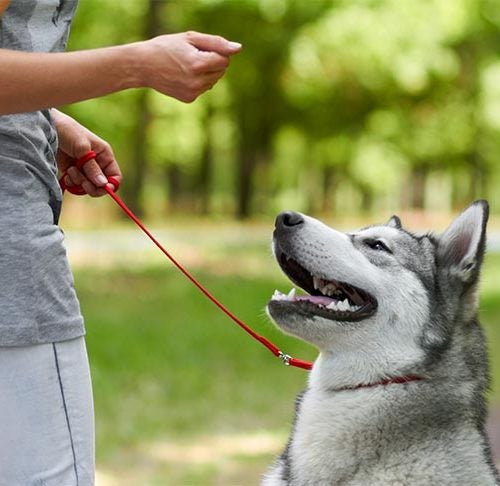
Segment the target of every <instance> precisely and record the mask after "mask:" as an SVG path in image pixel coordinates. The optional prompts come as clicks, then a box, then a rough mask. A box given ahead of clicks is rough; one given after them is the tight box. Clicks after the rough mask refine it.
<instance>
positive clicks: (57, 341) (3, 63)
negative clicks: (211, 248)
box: [0, 0, 241, 486]
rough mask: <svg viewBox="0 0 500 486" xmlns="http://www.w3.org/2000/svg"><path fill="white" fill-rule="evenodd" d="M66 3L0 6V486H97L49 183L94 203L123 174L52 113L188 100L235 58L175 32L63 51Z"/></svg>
mask: <svg viewBox="0 0 500 486" xmlns="http://www.w3.org/2000/svg"><path fill="white" fill-rule="evenodd" d="M76 4H77V2H76V0H12V1H10V0H0V486H32V485H39V484H43V485H45V486H72V485H78V486H92V485H93V484H94V469H95V466H94V418H93V417H94V415H93V403H92V391H91V380H90V373H89V366H88V358H87V352H86V348H85V340H84V334H85V328H84V321H83V317H82V315H81V313H80V307H79V303H78V299H77V296H76V293H75V289H74V285H73V277H72V274H71V271H70V268H69V265H68V261H67V257H66V251H65V248H64V238H63V234H62V232H61V230H60V229H59V227H58V220H59V213H60V210H61V204H62V193H61V189H60V187H59V183H58V179H57V173H58V171H59V172H63V173H65V174H66V176H65V181H64V182H65V184H66V185H67V186H68V187H70V186H73V185H81V186H82V187H83V189H84V191H85V192H86V193H87V194H88V195H90V196H93V197H99V196H102V195H104V194H106V192H105V191H104V189H103V186H105V185H106V184H107V183H108V177H114V178H115V179H116V180H118V181H119V182H120V181H121V179H122V175H121V172H120V168H119V165H118V162H117V161H116V159H115V156H114V154H113V150H112V148H111V146H110V145H109V144H108V143H107V142H106V141H104V140H103V139H101V138H100V137H99V136H97V135H96V134H94V133H92V132H91V131H89V130H88V129H86V128H85V127H83V126H82V125H80V124H79V123H78V122H77V121H75V120H74V119H72V118H71V117H69V116H67V115H65V114H63V113H62V112H60V111H58V110H57V109H56V108H55V107H57V106H61V105H66V104H69V103H73V102H77V101H82V100H86V99H90V98H96V97H100V96H104V95H106V94H109V93H113V92H116V91H121V90H126V89H131V88H137V87H148V88H151V89H154V90H156V91H158V92H160V93H163V94H165V95H167V96H170V97H173V98H176V99H178V100H180V101H182V102H187V103H189V102H192V101H194V100H195V99H196V98H197V97H198V96H199V95H200V94H202V93H204V92H205V91H206V90H208V89H210V88H211V87H212V86H213V85H214V84H215V83H216V82H217V81H218V80H219V79H220V78H221V77H222V76H223V75H224V73H225V71H226V69H227V67H228V66H229V62H230V57H231V56H232V55H234V54H236V53H238V52H239V51H240V49H241V45H240V44H238V43H235V42H229V41H228V40H226V39H224V38H222V37H220V36H213V35H209V34H203V33H198V32H183V33H178V34H171V35H162V36H158V37H155V38H153V39H148V40H145V41H141V42H136V43H130V44H125V45H118V46H112V47H106V48H100V49H92V50H86V51H76V52H63V51H64V49H65V47H66V42H67V39H68V35H69V30H70V25H71V22H72V19H73V16H74V14H75V10H76ZM90 150H92V151H94V152H95V153H96V156H95V158H94V159H92V160H90V161H88V162H87V163H86V164H85V165H84V166H83V168H82V169H78V168H77V167H76V166H75V165H74V163H75V161H76V160H77V159H78V158H80V157H82V156H84V155H85V154H86V153H87V152H89V151H90Z"/></svg>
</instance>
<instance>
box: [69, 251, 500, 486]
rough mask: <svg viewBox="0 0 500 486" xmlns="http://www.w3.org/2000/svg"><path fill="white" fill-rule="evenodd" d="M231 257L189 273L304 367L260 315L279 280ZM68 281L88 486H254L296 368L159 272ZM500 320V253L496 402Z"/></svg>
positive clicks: (285, 413) (496, 268) (490, 277)
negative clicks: (95, 475)
mask: <svg viewBox="0 0 500 486" xmlns="http://www.w3.org/2000/svg"><path fill="white" fill-rule="evenodd" d="M253 245H254V244H253ZM242 253H243V252H241V251H239V252H238V255H237V257H238V258H232V257H231V253H230V252H229V253H228V252H224V251H221V252H220V255H219V257H220V261H219V264H220V265H221V266H223V267H225V268H226V269H227V268H228V266H229V268H231V269H232V271H230V272H227V271H226V272H218V271H217V268H218V267H217V265H216V264H214V266H213V268H214V269H215V270H213V271H211V270H207V269H204V270H203V269H200V268H196V269H194V273H195V274H196V275H197V276H199V277H200V279H201V281H202V282H203V283H204V284H206V286H207V287H208V288H209V289H210V290H211V291H212V292H213V293H214V294H215V295H216V296H219V297H221V298H222V300H223V301H224V303H225V304H226V305H227V306H228V307H229V308H230V309H231V310H233V311H235V312H236V313H237V315H238V316H239V317H241V318H242V319H243V320H245V321H246V322H247V323H249V324H250V325H251V326H252V327H254V328H255V329H256V330H257V331H258V332H260V333H262V334H264V335H266V336H268V337H270V338H271V340H272V341H274V342H276V344H278V345H279V346H280V347H281V348H282V349H283V350H284V351H286V352H288V353H289V354H292V355H294V356H297V357H300V358H303V359H313V358H314V356H315V354H316V353H315V350H314V349H312V348H310V347H308V346H307V345H305V344H302V343H300V342H298V341H296V340H293V339H290V338H287V337H285V336H284V335H282V334H281V333H280V332H279V331H277V330H275V329H274V328H273V327H272V325H271V324H270V323H269V321H268V320H267V318H266V317H265V315H264V312H263V308H264V306H265V303H266V302H267V300H268V298H269V297H270V295H271V294H272V292H273V290H274V289H275V288H277V287H278V288H280V289H282V290H288V289H289V288H290V284H289V283H288V282H287V281H286V280H285V279H284V278H283V277H281V276H280V274H279V272H278V271H277V269H276V271H275V272H274V270H272V271H267V272H263V276H256V275H259V272H253V273H251V276H250V277H248V276H247V277H245V275H248V273H249V272H246V270H245V271H243V272H241V271H238V268H244V265H243V266H242V267H238V265H237V260H238V259H240V258H242ZM251 254H252V258H253V259H254V260H255V265H256V266H258V265H264V266H274V263H273V262H272V260H271V258H270V256H269V251H268V249H267V248H265V247H264V244H263V245H262V248H258V249H257V250H255V245H254V247H252V252H251ZM257 254H258V255H260V256H259V257H258V258H257V257H256V256H255V255H257ZM233 256H234V255H233ZM254 260H252V261H254ZM228 262H229V263H228ZM252 265H253V263H252ZM75 278H76V286H77V290H78V293H79V295H80V299H81V303H82V309H83V313H84V315H85V316H86V321H87V331H88V335H87V343H88V348H89V354H90V359H91V367H92V374H93V384H94V395H95V396H94V399H95V406H96V420H97V423H96V427H97V461H98V469H99V470H100V471H101V473H102V474H103V476H101V478H102V477H104V478H106V477H107V476H106V475H108V476H109V478H110V480H109V481H105V480H102V479H101V483H98V484H103V485H104V484H106V485H107V484H109V485H111V486H114V485H115V484H116V485H118V484H120V485H124V486H127V485H138V484H140V485H141V486H142V485H144V486H148V485H174V486H177V485H200V486H201V485H203V486H207V485H217V486H219V485H236V484H240V485H253V484H258V479H259V477H260V475H261V473H262V472H263V471H264V470H265V469H266V467H267V465H268V464H269V463H270V461H271V460H272V457H273V456H274V454H275V452H276V451H277V450H279V449H280V447H281V445H282V444H284V441H285V438H286V434H287V431H288V429H289V424H290V421H291V418H292V412H293V401H294V397H295V395H296V393H297V392H299V391H300V390H301V388H302V387H303V386H304V383H305V380H306V378H307V372H305V371H302V370H299V369H292V368H285V367H284V366H283V365H282V364H281V363H280V362H279V361H278V360H277V359H276V358H274V357H273V356H272V355H271V354H270V353H269V352H268V351H267V350H266V349H265V348H263V347H262V346H261V345H260V344H258V343H257V342H255V341H253V340H252V339H250V338H249V337H247V335H246V334H245V333H244V332H243V331H242V330H240V329H239V328H238V327H237V326H236V325H235V324H233V323H232V322H231V321H230V320H229V319H228V318H226V317H225V316H224V315H223V314H221V313H220V311H218V310H217V309H216V308H215V307H214V306H213V304H211V303H210V302H209V301H208V300H206V299H205V298H203V297H202V296H201V294H199V292H198V291H197V290H196V289H195V288H194V287H193V286H192V285H191V284H190V283H189V282H187V281H186V280H185V279H183V278H181V276H180V274H179V273H178V272H177V271H175V270H173V269H172V268H171V266H169V265H166V264H163V263H160V266H149V267H147V268H128V269H125V268H121V269H120V268H118V269H117V268H114V269H112V270H104V269H101V268H84V269H78V270H77V271H76V272H75ZM499 314H500V255H492V256H489V257H488V259H487V262H486V268H485V272H484V278H483V287H482V304H481V316H482V320H483V323H484V325H485V327H486V330H487V333H488V336H489V342H490V351H491V357H492V367H493V377H494V383H493V392H492V399H493V401H494V402H497V403H498V404H499V405H500V326H499V325H498V323H497V321H498V318H497V316H498V315H499ZM113 478H114V481H113Z"/></svg>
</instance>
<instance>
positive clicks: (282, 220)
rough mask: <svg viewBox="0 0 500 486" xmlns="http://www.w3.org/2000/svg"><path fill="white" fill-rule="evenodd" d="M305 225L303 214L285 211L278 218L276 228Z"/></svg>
mask: <svg viewBox="0 0 500 486" xmlns="http://www.w3.org/2000/svg"><path fill="white" fill-rule="evenodd" d="M303 223H304V218H303V217H302V214H299V213H296V212H294V211H284V212H282V213H280V214H278V217H277V218H276V228H279V227H291V226H299V225H301V224H303Z"/></svg>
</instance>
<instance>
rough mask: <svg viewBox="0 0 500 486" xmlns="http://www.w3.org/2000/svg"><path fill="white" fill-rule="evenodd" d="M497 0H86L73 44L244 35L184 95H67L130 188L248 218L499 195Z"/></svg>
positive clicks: (166, 202)
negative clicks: (201, 85)
mask: <svg viewBox="0 0 500 486" xmlns="http://www.w3.org/2000/svg"><path fill="white" fill-rule="evenodd" d="M497 7H498V5H497V3H496V2H495V1H494V0H421V1H419V2H413V1H410V0H403V1H400V0H359V1H352V0H345V1H342V0H330V1H328V0H313V1H308V2H305V1H301V0H232V1H230V0H197V1H196V0H183V1H173V0H170V1H169V0H166V1H155V0H149V1H148V0H127V1H122V2H116V1H112V0H107V1H102V0H82V1H81V2H80V6H79V12H78V15H77V18H76V22H75V24H74V27H73V31H72V35H71V43H70V49H82V48H91V47H97V46H104V45H111V44H116V43H123V42H131V41H136V40H139V39H142V38H146V37H150V36H152V35H156V34H159V33H168V32H176V31H182V30H187V29H194V30H200V31H205V32H210V33H217V34H220V35H224V36H226V37H227V38H229V39H232V40H237V41H239V42H242V43H243V45H244V50H243V52H242V53H241V54H240V55H238V56H236V57H234V58H233V62H232V64H231V66H230V68H229V70H228V73H227V75H226V77H225V78H224V79H223V80H222V81H221V82H220V83H219V84H218V85H217V86H216V87H215V88H214V89H213V90H212V91H211V92H210V93H208V94H206V95H204V96H203V97H202V98H200V99H199V100H198V101H196V102H195V103H194V104H192V105H183V104H181V103H179V102H177V101H175V100H171V99H167V98H165V97H163V96H160V95H158V94H156V93H153V92H147V91H143V90H134V91H128V92H125V93H120V94H116V95H113V96H108V97H106V98H103V99H99V100H94V101H88V102H85V103H80V104H77V105H74V106H73V107H71V108H68V110H69V111H70V112H71V113H72V114H73V115H75V116H76V117H77V118H78V119H80V120H82V121H83V122H85V123H86V124H87V125H89V126H90V127H92V128H93V129H95V130H96V131H97V132H98V133H100V134H101V135H102V136H103V137H104V138H106V139H107V140H108V141H110V143H112V145H113V146H114V148H115V151H116V153H117V155H118V156H119V159H120V161H121V164H122V166H123V169H124V171H125V175H126V183H125V186H124V191H125V193H126V194H127V196H128V200H129V201H131V203H132V205H133V206H134V207H135V209H137V210H143V211H144V205H145V200H144V191H145V185H147V186H148V189H150V190H153V187H154V188H156V194H158V196H159V197H161V201H162V208H163V209H164V210H165V211H167V212H170V213H172V212H194V213H198V214H223V215H225V216H228V215H235V216H237V217H239V218H246V217H249V216H251V215H255V214H266V213H269V212H275V211H276V209H277V208H282V207H283V206H287V205H293V207H294V208H295V209H299V210H304V211H308V212H318V211H326V210H327V211H334V212H342V213H345V212H349V213H350V212H356V211H360V210H363V211H370V210H372V209H386V208H390V209H388V210H391V211H393V210H394V209H397V208H419V209H420V208H434V209H435V208H441V209H443V208H444V209H450V208H455V207H457V206H463V205H464V204H466V203H468V202H469V201H470V200H472V199H474V198H478V197H485V198H488V199H489V200H490V201H491V203H492V205H493V207H494V209H498V207H499V205H500V200H499V199H500V198H499V196H497V191H495V187H497V186H498V183H499V180H498V179H499V177H500V176H499V170H498V169H499V163H498V157H497V153H498V149H499V145H500V55H499V51H500V50H499V46H500V15H499V13H498V8H497Z"/></svg>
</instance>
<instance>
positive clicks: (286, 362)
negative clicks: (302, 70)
mask: <svg viewBox="0 0 500 486" xmlns="http://www.w3.org/2000/svg"><path fill="white" fill-rule="evenodd" d="M278 358H279V359H281V361H282V362H283V364H284V365H285V366H290V362H291V361H292V359H293V358H292V357H291V356H290V355H289V354H285V353H284V352H283V351H280V352H279V354H278Z"/></svg>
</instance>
